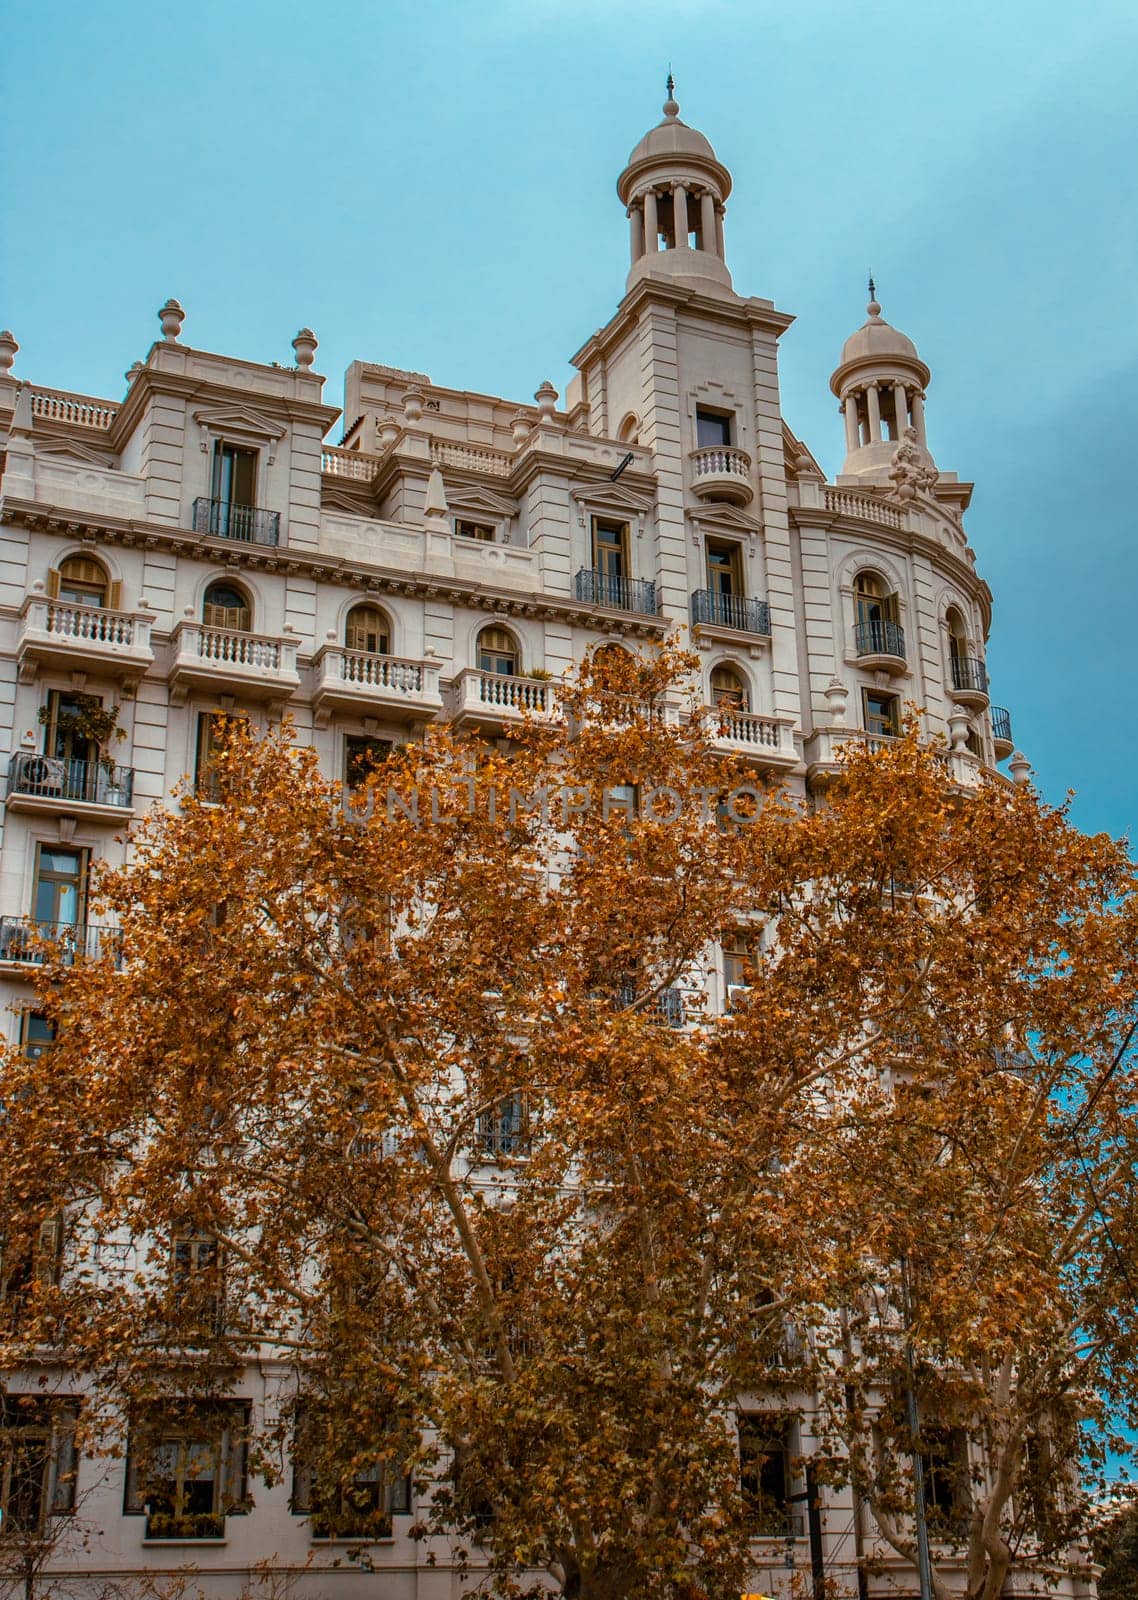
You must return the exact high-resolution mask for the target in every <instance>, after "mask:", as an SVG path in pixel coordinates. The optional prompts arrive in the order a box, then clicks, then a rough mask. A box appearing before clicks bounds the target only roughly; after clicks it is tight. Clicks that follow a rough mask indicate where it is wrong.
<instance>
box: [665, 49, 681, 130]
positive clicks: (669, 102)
mask: <svg viewBox="0 0 1138 1600" xmlns="http://www.w3.org/2000/svg"><path fill="white" fill-rule="evenodd" d="M664 87H665V89H666V90H667V94H668V98H667V99H666V100H665V101H664V115H665V116H666V117H678V116H679V114H680V108H679V104H678V102H677V100H676V80H675V78H673V77H672V65H671V62H669V63H668V81H667V83H666V84H665V85H664Z"/></svg>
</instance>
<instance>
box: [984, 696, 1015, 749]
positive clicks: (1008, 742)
mask: <svg viewBox="0 0 1138 1600" xmlns="http://www.w3.org/2000/svg"><path fill="white" fill-rule="evenodd" d="M988 715H989V716H990V717H991V719H992V743H993V744H994V745H995V747H996V759H997V760H998V761H1002V760H1003V759H1004V757H1005V756H1010V755H1011V753H1012V751H1013V750H1014V749H1015V744H1014V743H1013V740H1012V716H1011V712H1010V711H1008V709H1007V708H1006V707H1005V706H990V707H989V708H988Z"/></svg>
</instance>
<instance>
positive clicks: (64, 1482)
mask: <svg viewBox="0 0 1138 1600" xmlns="http://www.w3.org/2000/svg"><path fill="white" fill-rule="evenodd" d="M75 1424H76V1416H75V1413H74V1411H72V1410H70V1409H67V1410H65V1411H62V1412H60V1413H59V1415H58V1416H57V1417H56V1422H55V1435H54V1439H53V1450H52V1463H51V1477H52V1482H51V1503H50V1507H49V1509H50V1510H51V1512H52V1513H53V1514H54V1515H60V1514H62V1513H66V1512H68V1511H74V1510H75V1480H76V1478H77V1477H78V1472H79V1452H78V1450H77V1449H76V1448H75Z"/></svg>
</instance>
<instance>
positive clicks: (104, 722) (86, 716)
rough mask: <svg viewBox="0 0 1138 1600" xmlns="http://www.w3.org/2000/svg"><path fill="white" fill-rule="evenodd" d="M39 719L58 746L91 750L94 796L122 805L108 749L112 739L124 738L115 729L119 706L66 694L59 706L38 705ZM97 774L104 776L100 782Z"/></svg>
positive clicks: (121, 731) (123, 732)
mask: <svg viewBox="0 0 1138 1600" xmlns="http://www.w3.org/2000/svg"><path fill="white" fill-rule="evenodd" d="M39 720H40V722H41V724H42V725H43V726H44V727H45V728H47V727H53V728H54V729H55V737H56V739H57V740H58V741H59V742H60V743H67V742H69V741H70V740H80V741H82V742H83V743H84V744H86V745H89V746H93V747H94V751H95V762H94V765H95V772H93V773H91V776H92V777H93V778H95V779H96V793H97V797H98V798H99V799H100V800H101V801H102V802H103V803H105V804H107V805H119V804H122V799H123V797H122V795H121V792H120V788H121V786H120V785H119V784H118V783H116V781H115V760H114V756H113V755H111V754H110V753H109V749H108V747H109V745H110V743H111V741H112V740H113V739H125V738H126V730H125V728H122V727H120V726H119V707H118V706H117V705H115V706H105V705H104V704H103V702H102V701H101V700H100V699H99V697H98V695H94V694H76V695H69V696H68V697H67V700H66V701H65V702H64V703H63V704H56V705H55V706H53V705H52V704H51V703H50V702H48V703H45V704H44V705H42V706H40V708H39ZM99 772H101V773H102V774H105V777H104V779H103V781H101V782H100V781H98V778H97V774H98V773H99Z"/></svg>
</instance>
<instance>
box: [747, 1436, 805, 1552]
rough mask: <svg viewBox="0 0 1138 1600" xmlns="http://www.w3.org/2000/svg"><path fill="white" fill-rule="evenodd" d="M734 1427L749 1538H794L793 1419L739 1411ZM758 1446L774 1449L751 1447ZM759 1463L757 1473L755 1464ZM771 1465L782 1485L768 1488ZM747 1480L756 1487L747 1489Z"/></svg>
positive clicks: (773, 1474) (770, 1485)
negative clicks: (768, 1472) (769, 1467)
mask: <svg viewBox="0 0 1138 1600" xmlns="http://www.w3.org/2000/svg"><path fill="white" fill-rule="evenodd" d="M735 1427H736V1433H737V1436H738V1441H739V1493H740V1497H741V1499H742V1500H743V1504H744V1515H745V1519H746V1523H747V1529H748V1538H751V1539H787V1538H793V1537H795V1534H794V1533H793V1531H792V1527H793V1523H792V1519H793V1514H794V1513H793V1505H792V1496H793V1494H794V1485H795V1477H796V1475H795V1472H794V1469H793V1465H792V1463H793V1460H794V1455H795V1448H794V1432H795V1427H794V1418H793V1417H790V1416H787V1415H786V1413H785V1412H779V1411H763V1410H761V1409H759V1410H754V1411H748V1410H740V1411H737V1412H736V1414H735ZM756 1444H758V1445H762V1444H767V1445H770V1446H773V1447H774V1448H770V1449H755V1448H748V1446H752V1447H753V1446H754V1445H756ZM756 1462H757V1463H758V1465H757V1470H756V1469H755V1465H754V1464H755V1463H756ZM768 1465H771V1466H772V1467H773V1471H772V1473H771V1476H772V1478H773V1477H774V1476H775V1475H776V1474H777V1475H778V1476H779V1477H780V1478H781V1484H779V1485H774V1484H773V1483H772V1484H769V1485H768V1484H767V1483H765V1482H764V1480H765V1479H766V1477H767V1468H768ZM748 1479H751V1480H752V1481H753V1484H754V1487H753V1488H750V1487H749V1486H748ZM771 1489H773V1491H774V1492H773V1493H772V1492H771ZM764 1502H766V1503H765V1504H764Z"/></svg>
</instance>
